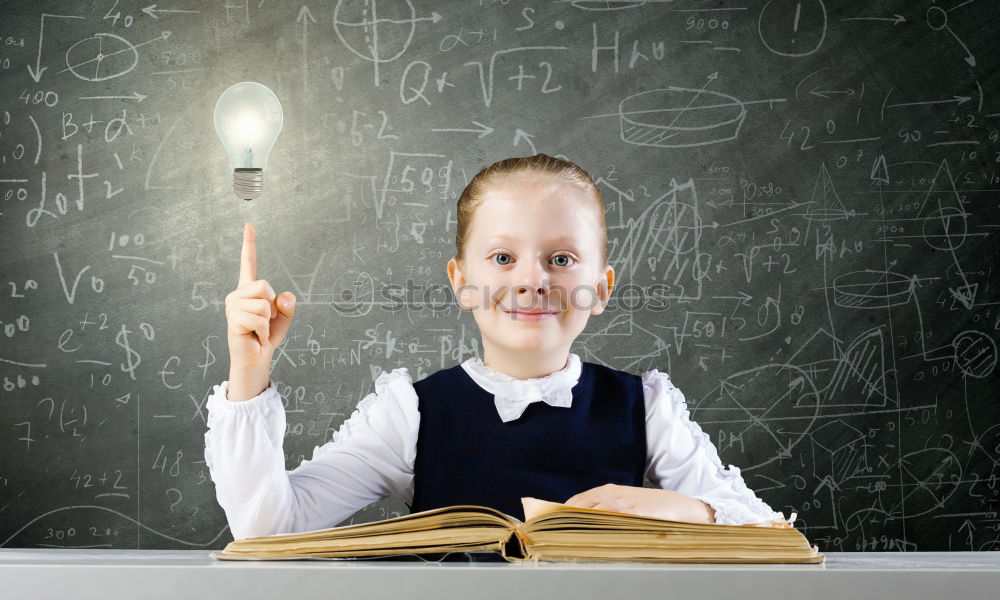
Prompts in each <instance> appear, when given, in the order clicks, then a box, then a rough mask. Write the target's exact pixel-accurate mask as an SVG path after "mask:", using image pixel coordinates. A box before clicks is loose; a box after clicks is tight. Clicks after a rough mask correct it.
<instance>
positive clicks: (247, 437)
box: [205, 368, 419, 539]
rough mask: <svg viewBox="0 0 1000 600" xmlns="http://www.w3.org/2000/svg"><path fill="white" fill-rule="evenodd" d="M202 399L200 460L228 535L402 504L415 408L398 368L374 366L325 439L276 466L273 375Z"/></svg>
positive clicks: (328, 523)
mask: <svg viewBox="0 0 1000 600" xmlns="http://www.w3.org/2000/svg"><path fill="white" fill-rule="evenodd" d="M227 388H228V381H224V382H223V383H222V385H217V386H214V388H213V393H212V395H211V396H210V397H209V399H208V402H207V407H208V427H209V429H208V431H207V432H206V433H205V463H206V465H207V466H208V468H209V472H210V474H211V477H212V481H213V482H214V483H215V487H216V498H217V499H218V501H219V504H220V505H221V506H222V508H223V510H224V511H225V513H226V518H227V520H228V521H229V526H230V530H231V532H232V534H233V537H234V538H235V539H240V538H243V537H250V536H260V535H272V534H276V533H293V532H301V531H311V530H315V529H323V528H326V527H333V526H336V525H337V524H339V523H341V522H342V521H344V520H345V519H347V518H348V517H350V516H351V515H353V514H354V513H355V512H357V511H358V510H360V509H362V508H364V507H365V506H367V505H368V504H371V503H372V502H375V501H377V500H381V499H382V498H385V497H387V496H391V495H396V496H399V497H401V498H403V499H404V500H407V501H409V500H410V498H411V496H412V489H413V482H412V480H413V462H414V459H415V458H416V438H417V432H418V429H419V412H418V408H417V396H416V391H415V390H414V389H413V383H412V380H411V378H410V375H409V373H408V371H407V370H406V369H405V368H398V369H394V370H393V371H391V372H383V373H381V374H380V375H379V376H378V377H377V378H376V380H375V391H374V392H372V393H370V394H368V395H367V396H366V397H365V398H363V399H362V400H361V401H360V402H359V403H358V405H357V408H356V409H355V410H354V413H353V414H352V415H351V416H350V418H348V419H347V420H345V421H344V423H343V424H342V425H341V427H340V429H339V430H338V431H337V432H335V433H334V434H333V437H332V439H331V440H330V441H329V442H327V443H326V444H324V445H322V446H317V447H314V448H313V454H312V459H310V460H304V461H302V463H301V464H300V465H299V466H298V467H296V468H295V469H294V470H292V471H285V458H284V450H283V447H282V442H283V439H284V434H285V411H284V406H283V405H282V402H281V397H280V395H279V394H278V393H277V389H276V388H275V386H274V383H273V382H272V383H271V384H270V386H269V387H268V388H267V390H265V391H264V392H262V393H261V394H260V395H258V396H255V397H254V398H251V399H250V400H247V401H245V402H231V401H229V400H227V399H226V390H227Z"/></svg>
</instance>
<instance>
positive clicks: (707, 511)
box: [563, 483, 715, 523]
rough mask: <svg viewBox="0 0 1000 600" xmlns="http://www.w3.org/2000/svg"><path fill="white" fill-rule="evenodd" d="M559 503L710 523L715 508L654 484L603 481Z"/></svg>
mask: <svg viewBox="0 0 1000 600" xmlns="http://www.w3.org/2000/svg"><path fill="white" fill-rule="evenodd" d="M563 504H566V505H569V506H578V507H580V508H596V509H599V510H610V511H615V512H622V513H628V514H633V515H640V516H643V517H654V518H657V519H667V520H670V521H684V522H687V523H714V522H715V509H713V508H712V507H711V506H709V505H708V504H706V503H704V502H702V501H701V500H696V499H694V498H692V497H690V496H687V495H685V494H682V493H680V492H675V491H673V490H662V489H658V488H647V487H635V486H631V485H618V484H614V483H606V484H604V485H602V486H598V487H595V488H591V489H589V490H587V491H585V492H580V493H579V494H576V495H575V496H572V497H570V498H569V499H568V500H566V501H565V502H563Z"/></svg>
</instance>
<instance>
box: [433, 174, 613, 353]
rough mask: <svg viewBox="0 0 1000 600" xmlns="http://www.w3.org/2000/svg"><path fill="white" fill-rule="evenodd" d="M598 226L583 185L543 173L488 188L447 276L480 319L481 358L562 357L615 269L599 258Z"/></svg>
mask: <svg viewBox="0 0 1000 600" xmlns="http://www.w3.org/2000/svg"><path fill="white" fill-rule="evenodd" d="M599 227H600V224H599V222H598V220H597V215H596V207H594V204H593V200H592V199H591V198H590V197H589V196H588V194H587V192H586V191H585V190H583V189H581V188H580V187H579V186H576V185H573V184H569V183H564V182H560V181H558V180H556V179H554V178H552V177H550V176H546V175H543V174H526V175H518V176H513V177H507V178H505V179H503V180H501V182H499V183H495V184H493V185H492V186H491V187H490V189H489V190H488V191H487V192H486V193H485V195H484V197H483V201H482V202H481V204H480V205H479V208H477V209H476V212H475V215H474V216H473V218H472V223H471V224H470V227H469V229H468V233H467V237H466V240H465V260H464V265H462V264H460V263H459V262H458V261H456V260H455V259H454V258H452V259H451V260H450V261H449V262H448V276H449V279H450V280H451V284H452V287H453V289H454V290H455V295H456V298H457V299H458V302H459V304H460V305H461V306H462V308H464V309H466V310H472V313H473V316H474V317H475V319H476V323H477V324H478V325H479V329H480V331H481V332H482V336H483V346H484V352H485V354H486V362H487V363H489V362H490V361H491V360H492V362H493V363H494V364H498V365H502V364H505V363H506V364H508V365H509V364H515V365H527V364H531V362H526V361H537V360H539V359H541V358H543V357H557V358H559V362H556V363H555V364H556V365H557V366H556V367H555V369H559V368H561V367H562V364H563V362H564V361H565V357H566V355H567V353H568V352H569V348H570V345H571V344H572V342H573V340H574V339H575V338H576V336H577V335H579V334H580V332H581V331H583V328H584V326H585V325H586V324H587V320H588V319H589V317H590V315H592V314H594V315H597V314H600V313H601V312H602V311H603V310H604V307H605V305H606V304H607V301H608V298H609V296H610V290H611V288H612V286H613V285H614V269H613V268H611V267H610V266H608V265H607V264H604V263H603V262H602V261H601V256H600V249H599V246H598V244H599V242H600V237H599V234H600V232H599ZM548 362H551V358H549V361H548ZM555 369H553V370H555Z"/></svg>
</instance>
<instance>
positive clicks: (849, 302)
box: [833, 270, 913, 309]
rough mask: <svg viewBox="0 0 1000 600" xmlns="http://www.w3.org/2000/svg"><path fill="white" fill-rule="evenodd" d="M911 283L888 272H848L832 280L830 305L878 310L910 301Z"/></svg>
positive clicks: (900, 276) (903, 277) (909, 280)
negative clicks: (831, 300) (831, 301)
mask: <svg viewBox="0 0 1000 600" xmlns="http://www.w3.org/2000/svg"><path fill="white" fill-rule="evenodd" d="M912 293H913V280H912V279H910V278H909V277H907V276H906V275H903V274H901V273H892V272H889V271H872V270H866V271H852V272H850V273H844V274H843V275H838V276H837V277H836V278H835V279H834V280H833V302H834V304H836V305H837V306H842V307H844V308H858V309H880V308H888V307H890V306H901V305H903V304H906V303H907V302H909V301H910V295H911V294H912Z"/></svg>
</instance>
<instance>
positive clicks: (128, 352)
mask: <svg viewBox="0 0 1000 600" xmlns="http://www.w3.org/2000/svg"><path fill="white" fill-rule="evenodd" d="M130 333H132V332H131V331H129V330H128V329H125V324H124V323H122V330H121V331H119V332H118V335H116V336H115V343H116V344H118V345H119V346H121V347H122V348H123V349H124V350H125V358H126V360H127V361H128V362H127V363H124V364H122V365H121V368H122V371H125V372H126V373H128V375H129V377H131V378H132V379H135V368H136V367H138V366H139V363H141V362H142V357H140V356H139V353H138V352H136V351H135V350H133V349H131V348H129V345H128V334H130ZM133 354H134V355H135V362H134V363H133V362H132V355H133ZM126 364H127V366H126Z"/></svg>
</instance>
